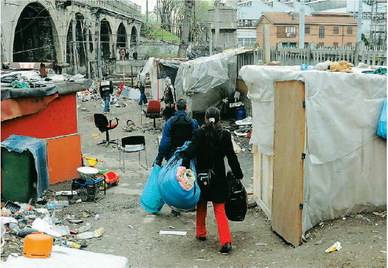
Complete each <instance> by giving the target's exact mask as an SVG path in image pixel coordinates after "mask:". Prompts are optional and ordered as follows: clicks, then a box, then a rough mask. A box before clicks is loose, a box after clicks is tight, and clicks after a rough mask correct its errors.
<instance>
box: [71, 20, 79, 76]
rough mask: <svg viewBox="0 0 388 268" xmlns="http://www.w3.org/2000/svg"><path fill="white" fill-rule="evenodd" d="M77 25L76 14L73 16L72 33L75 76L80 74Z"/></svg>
mask: <svg viewBox="0 0 388 268" xmlns="http://www.w3.org/2000/svg"><path fill="white" fill-rule="evenodd" d="M76 25H77V20H76V16H75V13H74V15H73V21H72V23H71V31H72V39H73V40H72V43H73V63H74V74H76V73H77V72H78V61H77V57H78V53H77V52H78V50H77V40H76Z"/></svg>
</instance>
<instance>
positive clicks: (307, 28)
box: [304, 25, 310, 34]
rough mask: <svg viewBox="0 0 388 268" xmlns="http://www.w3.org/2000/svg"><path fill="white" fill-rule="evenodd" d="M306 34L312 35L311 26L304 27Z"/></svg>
mask: <svg viewBox="0 0 388 268" xmlns="http://www.w3.org/2000/svg"><path fill="white" fill-rule="evenodd" d="M304 34H310V25H305V26H304Z"/></svg>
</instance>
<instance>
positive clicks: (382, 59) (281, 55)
mask: <svg viewBox="0 0 388 268" xmlns="http://www.w3.org/2000/svg"><path fill="white" fill-rule="evenodd" d="M270 55H271V61H279V62H280V63H281V65H299V64H303V63H305V64H311V65H313V64H317V63H319V62H323V61H327V60H330V61H340V60H346V61H348V62H351V63H353V64H355V65H357V64H358V63H360V62H362V63H366V64H369V65H387V56H386V50H377V49H366V48H361V49H359V50H358V51H357V50H356V49H355V48H315V49H312V48H304V49H299V48H276V49H275V48H274V49H271V53H270ZM258 56H259V60H264V55H263V49H262V48H259V49H258Z"/></svg>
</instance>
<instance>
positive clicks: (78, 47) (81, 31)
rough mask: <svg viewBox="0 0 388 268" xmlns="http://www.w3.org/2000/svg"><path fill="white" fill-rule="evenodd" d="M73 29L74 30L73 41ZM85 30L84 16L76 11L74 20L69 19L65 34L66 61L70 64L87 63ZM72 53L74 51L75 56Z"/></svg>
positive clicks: (79, 64) (83, 64) (80, 64)
mask: <svg viewBox="0 0 388 268" xmlns="http://www.w3.org/2000/svg"><path fill="white" fill-rule="evenodd" d="M74 22H75V26H74V25H73V23H74ZM73 30H75V42H74V41H73ZM86 31H87V29H86V28H85V23H84V16H83V15H82V14H81V13H76V14H75V21H74V19H72V20H71V21H70V23H69V26H68V29H67V35H66V62H68V63H70V64H71V65H72V66H75V65H77V67H78V66H83V67H86V65H87V61H88V59H87V49H86V48H87V46H86ZM74 46H75V49H74ZM74 53H76V57H74ZM83 69H85V68H83Z"/></svg>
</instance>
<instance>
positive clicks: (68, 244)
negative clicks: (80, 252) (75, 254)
mask: <svg viewBox="0 0 388 268" xmlns="http://www.w3.org/2000/svg"><path fill="white" fill-rule="evenodd" d="M66 246H67V247H69V248H76V249H80V248H81V245H80V244H78V243H76V242H72V241H66Z"/></svg>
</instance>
